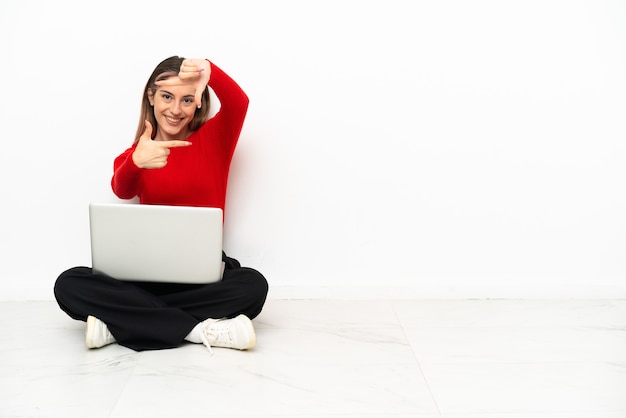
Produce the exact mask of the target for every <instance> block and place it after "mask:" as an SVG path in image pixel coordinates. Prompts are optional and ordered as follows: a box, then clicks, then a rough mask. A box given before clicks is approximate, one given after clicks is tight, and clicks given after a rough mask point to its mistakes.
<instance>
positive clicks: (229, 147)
mask: <svg viewBox="0 0 626 418" xmlns="http://www.w3.org/2000/svg"><path fill="white" fill-rule="evenodd" d="M208 84H209V86H210V87H211V88H212V89H213V91H214V92H215V95H216V96H217V98H218V99H219V101H220V110H219V111H218V112H217V113H216V114H215V116H213V117H212V118H210V119H209V120H208V121H206V122H205V123H204V125H202V126H201V127H200V129H198V130H197V131H195V132H193V133H192V134H191V135H190V136H189V137H188V138H187V139H186V140H187V141H190V142H191V143H192V145H190V146H188V147H180V148H170V155H169V156H168V159H167V165H166V166H165V167H163V168H159V169H142V168H139V167H137V166H136V165H135V163H134V162H133V159H132V154H133V151H134V150H135V147H136V146H137V144H136V143H135V144H134V145H133V146H132V147H130V148H129V149H127V150H126V151H124V152H123V153H122V154H120V155H119V156H118V157H117V158H116V159H115V161H114V163H113V169H114V172H113V178H112V179H111V187H112V188H113V192H114V193H115V195H116V196H117V197H119V198H120V199H132V198H134V197H135V196H139V202H140V203H146V204H153V205H174V206H207V207H217V208H222V210H223V209H224V205H225V201H226V185H227V181H228V171H229V169H230V162H231V160H232V157H233V153H234V152H235V147H236V145H237V141H238V139H239V134H240V133H241V128H242V126H243V122H244V119H245V117H246V112H247V110H248V96H246V94H245V93H244V92H243V90H241V88H240V87H239V86H238V85H237V83H236V82H235V81H234V80H233V79H232V78H230V77H229V76H228V75H227V74H226V73H224V72H223V71H222V70H221V69H219V68H218V67H217V66H216V65H215V64H213V63H211V79H210V80H209V83H208Z"/></svg>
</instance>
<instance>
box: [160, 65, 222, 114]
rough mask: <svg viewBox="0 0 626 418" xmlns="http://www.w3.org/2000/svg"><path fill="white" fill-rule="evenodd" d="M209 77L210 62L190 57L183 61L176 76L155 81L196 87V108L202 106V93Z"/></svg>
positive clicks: (163, 83)
mask: <svg viewBox="0 0 626 418" xmlns="http://www.w3.org/2000/svg"><path fill="white" fill-rule="evenodd" d="M210 78H211V63H210V62H209V61H207V60H205V59H202V58H190V59H186V60H184V61H183V63H182V64H181V65H180V70H179V71H178V77H170V78H168V79H165V80H161V81H157V82H156V84H157V85H158V86H173V85H176V84H181V83H183V84H186V83H190V84H192V85H194V87H195V89H196V94H195V103H196V106H198V109H199V108H200V107H201V106H202V93H204V89H206V88H207V84H208V83H209V79H210Z"/></svg>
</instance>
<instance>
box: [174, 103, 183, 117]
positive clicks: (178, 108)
mask: <svg viewBox="0 0 626 418" xmlns="http://www.w3.org/2000/svg"><path fill="white" fill-rule="evenodd" d="M181 109H182V107H181V104H180V102H179V101H177V100H176V101H174V102H173V103H172V113H174V114H176V115H177V114H179V113H180V112H181Z"/></svg>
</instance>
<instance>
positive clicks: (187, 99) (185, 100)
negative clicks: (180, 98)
mask: <svg viewBox="0 0 626 418" xmlns="http://www.w3.org/2000/svg"><path fill="white" fill-rule="evenodd" d="M184 102H185V103H193V99H190V98H186V99H184Z"/></svg>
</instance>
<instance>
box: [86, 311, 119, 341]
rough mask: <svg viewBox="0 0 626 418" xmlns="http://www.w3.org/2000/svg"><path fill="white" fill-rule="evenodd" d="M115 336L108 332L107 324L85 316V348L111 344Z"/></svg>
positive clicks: (93, 317)
mask: <svg viewBox="0 0 626 418" xmlns="http://www.w3.org/2000/svg"><path fill="white" fill-rule="evenodd" d="M114 342H115V337H113V335H111V333H110V332H109V328H108V327H107V324H105V323H104V322H102V321H101V320H99V319H98V318H96V317H95V316H91V315H89V316H88V317H87V327H86V328H85V344H86V345H87V348H100V347H104V346H105V345H108V344H113V343H114Z"/></svg>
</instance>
